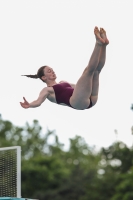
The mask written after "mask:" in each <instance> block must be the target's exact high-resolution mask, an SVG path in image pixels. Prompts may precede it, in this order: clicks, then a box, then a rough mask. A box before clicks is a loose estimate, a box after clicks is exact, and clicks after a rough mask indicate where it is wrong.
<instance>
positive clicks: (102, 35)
mask: <svg viewBox="0 0 133 200" xmlns="http://www.w3.org/2000/svg"><path fill="white" fill-rule="evenodd" d="M100 36H101V38H102V39H103V40H104V41H105V45H108V44H109V40H108V38H107V35H106V31H105V30H104V29H103V28H100Z"/></svg>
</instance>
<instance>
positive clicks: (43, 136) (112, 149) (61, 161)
mask: <svg viewBox="0 0 133 200" xmlns="http://www.w3.org/2000/svg"><path fill="white" fill-rule="evenodd" d="M70 131H71V130H70ZM51 137H52V138H53V143H52V144H51V143H49V139H50V138H51ZM0 146H1V147H6V146H21V148H22V196H23V197H28V198H34V199H40V200H53V199H54V200H62V199H64V200H68V199H69V200H88V199H91V200H107V199H108V200H119V199H121V200H130V199H133V192H132V191H133V183H132V180H133V166H132V165H133V149H132V148H128V147H127V146H126V145H125V144H124V143H122V142H116V143H114V144H112V145H111V146H109V147H108V148H101V149H100V150H99V151H96V149H95V148H94V147H91V146H89V145H88V144H87V143H86V142H85V140H84V139H83V138H82V137H81V136H75V137H74V138H71V139H70V146H69V148H68V150H67V151H65V150H64V149H63V146H64V145H63V144H62V143H60V141H59V138H58V136H57V135H56V133H55V131H50V130H47V132H46V133H44V132H43V129H42V127H41V126H40V124H39V122H38V121H37V120H34V121H33V123H32V125H29V124H28V123H26V124H25V126H24V127H18V126H15V125H13V124H12V123H11V122H10V121H7V120H3V119H2V117H0Z"/></svg>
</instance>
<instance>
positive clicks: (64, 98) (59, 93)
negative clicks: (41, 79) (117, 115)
mask: <svg viewBox="0 0 133 200" xmlns="http://www.w3.org/2000/svg"><path fill="white" fill-rule="evenodd" d="M52 87H53V89H54V92H55V97H56V102H57V103H58V104H60V103H65V104H66V105H68V106H69V107H71V108H73V107H72V106H71V105H70V102H69V99H70V97H71V96H72V94H73V90H74V89H73V88H72V87H71V85H70V84H69V83H64V82H63V83H59V84H56V85H53V86H52ZM91 107H92V102H91V101H90V105H89V107H88V108H91Z"/></svg>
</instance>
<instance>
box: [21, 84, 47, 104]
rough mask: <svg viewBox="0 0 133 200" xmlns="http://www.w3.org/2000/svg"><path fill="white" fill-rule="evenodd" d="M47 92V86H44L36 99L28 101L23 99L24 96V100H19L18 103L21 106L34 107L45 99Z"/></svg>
mask: <svg viewBox="0 0 133 200" xmlns="http://www.w3.org/2000/svg"><path fill="white" fill-rule="evenodd" d="M48 94H49V93H48V89H47V87H46V88H44V89H43V90H42V91H41V92H40V94H39V97H38V99H37V100H35V101H33V102H31V103H29V102H28V101H27V100H26V99H25V97H23V99H24V102H20V104H21V106H22V107H23V108H36V107H38V106H40V105H41V104H42V103H43V102H44V101H45V99H46V98H47V96H48Z"/></svg>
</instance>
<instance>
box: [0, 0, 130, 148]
mask: <svg viewBox="0 0 133 200" xmlns="http://www.w3.org/2000/svg"><path fill="white" fill-rule="evenodd" d="M132 20H133V12H132V0H128V1H127V0H117V1H116V0H110V1H109V0H108V1H107V0H100V1H99V0H93V1H92V0H90V1H89V0H39V1H38V0H36V1H35V0H21V1H20V0H19V1H18V0H12V1H10V0H8V1H7V0H0V66H1V73H0V87H1V98H0V101H1V104H0V113H1V114H2V118H3V119H4V120H10V121H11V122H12V123H13V124H15V125H20V126H23V125H24V124H25V122H26V121H27V122H29V123H32V121H33V120H34V119H37V120H38V121H39V122H40V124H41V126H42V127H43V128H44V130H45V129H46V128H47V127H48V128H49V129H50V130H53V129H55V130H56V134H57V135H58V136H59V140H60V142H63V143H64V144H65V145H66V147H67V145H68V142H69V138H72V137H74V136H75V135H81V136H82V137H84V138H85V140H86V142H87V143H88V144H89V145H96V146H97V147H101V146H105V147H106V146H109V145H110V144H112V142H114V141H115V140H116V136H115V133H114V130H115V129H117V130H118V140H121V141H123V142H125V143H126V144H128V145H129V146H131V145H132V142H133V137H132V135H131V126H132V125H133V112H132V111H131V109H130V107H131V104H132V103H133V75H132V73H133V59H132V58H133V39H132V38H133V37H132V36H133V21H132ZM95 26H98V27H103V28H105V30H106V32H107V36H108V38H109V40H110V44H109V45H108V47H107V59H106V64H105V66H104V68H103V70H102V72H101V74H100V89H99V99H98V102H97V104H96V105H95V106H94V107H93V108H91V109H87V110H84V111H79V110H74V109H72V108H69V107H63V106H60V105H56V104H53V103H51V102H49V101H48V100H46V101H45V102H44V103H43V104H42V105H41V106H40V107H38V108H33V109H32V108H31V109H26V110H25V109H23V108H22V107H21V106H20V104H19V102H20V101H22V97H23V96H25V97H26V98H27V100H28V101H29V102H31V101H33V100H35V99H36V98H37V97H38V94H39V92H40V91H41V89H42V88H43V87H45V86H46V85H45V84H43V82H41V81H40V80H35V79H29V78H26V77H22V76H21V75H22V74H36V72H37V70H38V68H39V67H41V66H42V65H49V66H50V67H52V68H53V69H54V70H55V72H56V74H57V81H60V80H66V81H68V82H71V83H76V82H77V80H78V78H79V77H80V76H81V74H82V72H83V70H84V68H85V67H86V65H87V64H88V61H89V59H90V56H91V53H92V51H93V48H94V44H95V37H94V34H93V29H94V27H95ZM44 132H45V131H44Z"/></svg>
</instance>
